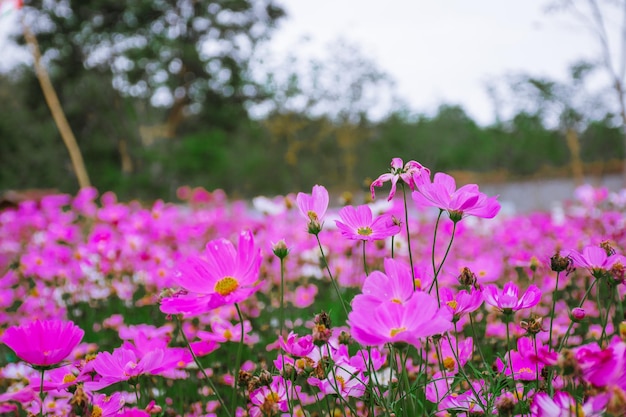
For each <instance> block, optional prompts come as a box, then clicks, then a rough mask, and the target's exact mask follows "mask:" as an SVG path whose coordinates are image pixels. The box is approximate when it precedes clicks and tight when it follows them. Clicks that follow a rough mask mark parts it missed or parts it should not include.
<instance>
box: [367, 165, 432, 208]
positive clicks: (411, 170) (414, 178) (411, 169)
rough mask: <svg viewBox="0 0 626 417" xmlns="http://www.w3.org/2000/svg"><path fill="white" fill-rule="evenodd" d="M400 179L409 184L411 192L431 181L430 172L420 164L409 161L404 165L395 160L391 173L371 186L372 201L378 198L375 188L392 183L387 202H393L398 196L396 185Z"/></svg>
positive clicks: (383, 175) (376, 180)
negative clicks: (417, 186)
mask: <svg viewBox="0 0 626 417" xmlns="http://www.w3.org/2000/svg"><path fill="white" fill-rule="evenodd" d="M399 179H401V180H402V181H404V182H405V183H407V184H408V185H409V187H410V188H411V190H415V186H416V185H421V184H422V183H425V182H428V181H429V180H430V170H429V169H428V168H425V167H423V166H422V164H420V163H419V162H415V161H409V162H407V163H406V165H403V162H402V159H400V158H393V159H392V160H391V172H388V173H386V174H382V175H381V176H380V177H378V178H376V179H375V180H374V181H373V182H372V184H371V185H370V192H371V193H372V200H374V199H375V198H376V195H375V193H374V187H382V186H383V184H384V183H385V182H387V181H391V191H389V196H388V197H387V201H391V199H393V197H394V195H396V184H397V183H398V180H399Z"/></svg>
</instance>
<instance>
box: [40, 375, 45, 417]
mask: <svg viewBox="0 0 626 417" xmlns="http://www.w3.org/2000/svg"><path fill="white" fill-rule="evenodd" d="M45 372H46V370H45V369H43V368H41V383H40V385H39V400H40V401H41V403H40V404H39V417H43V400H44V399H45V398H46V395H45V394H44V393H43V376H44V373H45Z"/></svg>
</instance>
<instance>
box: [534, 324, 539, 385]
mask: <svg viewBox="0 0 626 417" xmlns="http://www.w3.org/2000/svg"><path fill="white" fill-rule="evenodd" d="M533 344H534V345H535V356H536V357H538V356H539V354H538V353H537V335H533ZM535 372H536V374H537V391H539V362H535Z"/></svg>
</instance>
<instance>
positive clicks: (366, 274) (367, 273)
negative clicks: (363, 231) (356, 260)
mask: <svg viewBox="0 0 626 417" xmlns="http://www.w3.org/2000/svg"><path fill="white" fill-rule="evenodd" d="M363 270H364V271H365V276H368V275H369V274H370V273H369V272H368V271H367V259H366V257H365V240H364V241H363Z"/></svg>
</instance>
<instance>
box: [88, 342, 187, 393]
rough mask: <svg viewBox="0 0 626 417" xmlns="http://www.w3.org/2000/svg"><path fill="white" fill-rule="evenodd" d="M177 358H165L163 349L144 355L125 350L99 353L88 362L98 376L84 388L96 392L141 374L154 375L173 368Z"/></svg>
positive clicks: (119, 349)
mask: <svg viewBox="0 0 626 417" xmlns="http://www.w3.org/2000/svg"><path fill="white" fill-rule="evenodd" d="M177 359H178V358H174V359H173V360H172V358H170V357H168V356H167V352H166V350H164V349H160V348H159V349H154V350H152V351H150V352H148V353H146V354H145V355H143V356H141V357H138V356H137V354H136V353H135V352H134V351H132V350H130V349H126V348H123V347H122V348H117V349H115V350H114V351H113V353H109V352H101V353H99V354H98V356H96V358H95V359H94V360H93V361H91V362H90V368H92V369H93V370H94V371H96V372H97V374H98V375H99V376H100V377H99V378H98V379H96V380H94V381H88V382H85V388H86V389H88V390H90V391H97V390H100V389H102V388H105V387H108V386H109V385H113V384H115V383H116V382H120V381H128V380H129V379H131V378H135V377H137V376H139V375H143V374H151V375H156V374H159V373H161V372H163V371H165V370H169V369H171V368H173V367H174V366H175V362H176V361H177Z"/></svg>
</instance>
